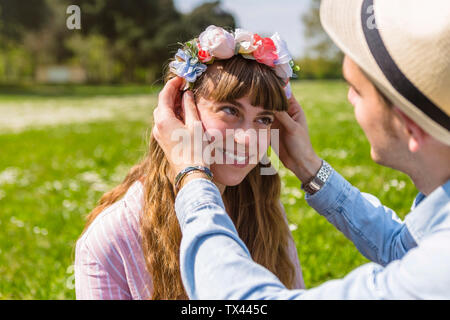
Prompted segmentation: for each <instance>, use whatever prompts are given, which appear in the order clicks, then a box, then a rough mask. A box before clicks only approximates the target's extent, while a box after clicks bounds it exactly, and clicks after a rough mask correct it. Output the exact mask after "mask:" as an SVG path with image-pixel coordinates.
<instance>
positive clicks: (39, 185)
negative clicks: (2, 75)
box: [0, 66, 417, 299]
mask: <svg viewBox="0 0 450 320" xmlns="http://www.w3.org/2000/svg"><path fill="white" fill-rule="evenodd" d="M301 67H302V66H301ZM0 89H1V88H0ZM292 89H293V93H294V95H295V97H296V98H298V99H299V101H300V102H301V104H302V107H303V109H304V111H305V115H306V118H307V120H308V127H309V132H310V136H311V140H312V144H313V146H314V148H315V150H316V152H317V153H318V155H319V156H321V157H323V158H325V159H326V160H327V161H328V162H329V163H330V164H331V165H332V166H333V167H334V168H335V169H336V170H338V172H340V173H341V174H342V175H343V176H344V177H345V178H346V179H347V180H348V181H349V182H351V183H352V184H353V185H355V186H356V187H358V188H359V189H360V190H361V191H363V192H369V193H372V194H374V195H376V196H377V197H379V199H380V200H381V202H382V203H383V204H385V205H386V206H389V207H391V208H392V209H393V210H395V211H396V212H397V213H398V214H399V216H400V217H401V218H403V217H404V215H405V214H406V213H407V212H409V208H410V205H411V202H412V200H413V198H414V196H415V194H416V192H417V191H416V189H415V187H414V185H413V184H412V183H411V181H410V180H409V178H408V177H407V176H406V175H404V174H402V173H400V172H397V171H394V170H392V169H389V168H384V167H381V166H379V165H376V164H375V163H374V162H373V161H372V160H371V159H370V152H369V150H370V146H369V144H368V142H367V140H366V138H365V136H364V133H363V132H362V130H361V129H360V127H359V126H358V124H357V123H356V121H355V119H354V115H353V109H352V107H351V106H350V104H349V103H348V102H347V99H346V92H347V86H346V84H345V83H343V82H341V81H320V82H318V81H317V82H308V81H297V82H294V83H293V84H292ZM153 90H154V89H153ZM0 92H1V93H2V94H1V95H0V108H5V109H4V110H6V111H9V114H10V115H11V110H12V109H13V110H15V112H16V115H17V116H16V118H17V119H20V118H21V113H20V112H21V110H20V108H21V107H24V106H23V105H25V104H26V105H27V114H28V115H29V116H30V115H32V114H33V113H34V114H41V113H42V112H43V109H44V107H47V108H48V107H51V106H54V107H55V108H61V107H64V104H65V103H67V102H65V101H67V97H68V96H70V98H71V99H76V103H72V104H73V107H72V109H73V112H77V113H79V114H84V113H87V110H90V109H95V110H101V109H108V108H110V104H111V99H113V104H114V105H117V106H120V108H122V107H123V106H126V105H128V109H127V111H126V115H128V116H129V115H130V114H133V113H137V110H138V109H139V110H143V114H144V116H142V114H141V113H139V114H137V115H136V116H135V117H134V119H135V120H132V119H129V118H127V117H125V116H124V114H122V113H120V114H117V115H115V116H114V117H113V118H110V119H109V120H103V121H95V122H78V123H69V124H66V125H62V124H61V125H55V126H49V127H44V128H40V129H39V128H28V129H25V130H23V131H20V132H17V133H13V132H3V133H0V145H1V146H2V150H1V151H2V156H1V157H0V212H1V215H0V229H1V230H2V232H0V275H1V276H0V299H73V298H75V293H74V289H73V287H72V286H73V267H71V266H72V264H73V253H74V252H73V248H74V245H75V241H76V239H77V238H78V236H79V235H80V233H81V231H82V229H83V226H84V217H85V216H86V214H87V213H88V212H89V211H90V210H91V209H92V208H93V207H94V206H95V204H96V202H97V201H98V200H99V198H100V196H101V195H102V192H103V191H106V190H108V188H111V187H113V186H114V185H115V184H117V183H118V182H120V181H121V180H122V179H123V178H124V177H125V175H126V173H127V171H128V170H129V169H130V168H131V166H132V165H134V164H135V163H137V161H139V159H141V157H142V156H143V154H144V152H145V151H146V140H147V139H148V134H149V131H148V129H149V123H148V121H149V120H150V118H151V115H152V107H155V106H156V99H157V92H154V91H152V89H151V88H149V87H148V86H124V87H117V86H110V87H108V86H101V87H89V86H80V87H66V86H51V87H50V86H49V87H47V86H43V87H32V88H28V89H26V88H22V89H20V88H16V89H14V90H11V89H9V88H8V89H7V90H5V91H1V90H0ZM58 92H59V94H58ZM96 94H97V95H98V94H101V95H102V96H103V97H102V98H101V99H92V98H93V96H95V95H96ZM143 94H144V95H145V96H146V97H149V99H150V100H151V101H149V102H145V103H144V107H138V106H135V105H133V104H132V103H131V105H130V101H134V100H130V99H131V98H133V97H136V98H139V97H141V96H142V95H143ZM30 97H31V98H33V99H30ZM12 102H15V103H16V105H14V106H12ZM86 104H87V105H86ZM130 110H131V111H130ZM141 112H142V111H141ZM145 114H147V115H148V116H145ZM10 117H11V116H10ZM69 117H70V116H69ZM17 119H11V121H13V120H14V121H17ZM136 119H137V120H136ZM324 128H326V130H325V129H324ZM0 129H2V128H1V127H0ZM0 132H1V131H0ZM280 174H281V176H282V195H281V200H282V202H283V204H284V206H285V208H286V212H287V216H288V220H289V223H290V225H291V227H292V229H295V230H294V231H293V236H294V240H295V242H296V245H297V249H298V252H299V258H300V261H301V264H302V269H303V275H304V279H305V282H306V286H307V287H308V288H311V287H314V286H317V285H319V284H321V283H323V282H325V281H327V280H330V279H336V278H340V277H343V276H345V275H346V274H347V273H349V272H350V271H351V270H353V269H354V268H356V267H358V266H359V265H361V264H364V263H366V262H367V259H365V258H364V257H363V256H362V255H361V254H360V253H359V252H358V251H357V249H356V248H355V247H354V245H353V244H352V243H351V242H350V241H349V240H348V239H346V238H345V237H344V236H343V235H342V234H341V233H340V232H339V231H338V230H336V229H335V228H334V227H333V226H331V225H330V224H329V223H328V222H327V221H326V219H325V218H324V217H322V216H320V215H318V214H317V213H316V212H315V211H314V210H313V209H311V208H310V207H309V206H308V205H307V204H306V201H305V200H304V198H303V196H304V194H303V192H302V191H301V189H300V182H299V181H298V180H297V179H296V178H295V177H294V176H293V175H292V174H290V173H289V172H287V170H286V169H283V168H281V170H280Z"/></svg>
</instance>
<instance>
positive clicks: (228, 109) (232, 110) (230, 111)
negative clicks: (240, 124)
mask: <svg viewBox="0 0 450 320" xmlns="http://www.w3.org/2000/svg"><path fill="white" fill-rule="evenodd" d="M220 110H222V111H225V112H226V113H228V114H230V115H232V116H234V115H237V114H238V111H237V110H236V108H233V107H223V108H222V109H220Z"/></svg>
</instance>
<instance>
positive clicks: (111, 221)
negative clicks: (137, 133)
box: [75, 26, 304, 299]
mask: <svg viewBox="0 0 450 320" xmlns="http://www.w3.org/2000/svg"><path fill="white" fill-rule="evenodd" d="M288 58H289V59H288ZM286 64H288V65H286ZM291 65H292V62H291V59H290V56H289V55H288V53H287V50H286V46H285V43H284V42H282V41H281V40H280V39H279V37H278V35H277V34H276V35H275V36H274V37H272V39H271V38H261V37H259V36H258V35H256V34H251V33H249V32H246V31H243V30H240V29H237V30H236V31H235V32H234V33H233V34H232V33H229V32H227V31H225V30H224V29H222V28H218V27H215V26H210V27H208V28H207V29H206V30H205V32H203V33H202V34H201V35H200V37H199V38H198V39H194V40H192V41H190V42H187V43H186V44H185V45H184V47H183V49H180V50H179V51H178V53H177V55H176V57H175V60H174V61H172V62H171V63H170V69H169V71H168V73H167V77H166V81H167V80H169V79H170V78H173V77H175V76H181V77H183V78H185V80H186V87H188V88H190V89H192V90H193V92H194V95H195V98H196V102H197V106H198V112H199V117H200V119H201V121H202V123H203V126H204V128H205V130H206V131H212V130H216V132H217V131H218V132H221V133H224V135H223V136H224V137H225V136H226V134H225V133H226V130H227V129H234V130H237V129H243V130H247V129H249V128H251V129H255V130H258V129H267V131H270V126H271V123H272V122H273V121H274V115H273V111H275V110H287V98H286V92H285V90H284V89H285V87H286V83H287V81H288V80H289V77H290V76H291V75H292V69H291ZM288 68H289V69H288ZM180 100H181V99H180ZM180 117H183V112H181V113H180ZM236 132H237V131H236ZM233 139H234V143H235V144H237V145H241V146H244V147H246V150H248V149H250V148H249V145H248V144H249V142H248V139H247V137H246V136H245V135H244V136H242V135H240V134H236V135H235V136H234V137H233ZM256 144H257V150H262V151H263V152H265V151H266V150H267V148H268V146H269V144H270V135H266V136H258V138H257V140H256ZM225 145H226V144H225V143H224V146H225ZM223 149H226V147H224V148H223ZM223 149H221V150H215V152H221V153H222V155H223V158H224V159H228V160H231V162H230V161H223V162H218V163H213V164H211V166H210V169H211V172H212V173H213V176H214V183H216V185H217V186H218V187H219V189H220V190H221V193H222V198H223V201H224V204H225V205H226V208H227V212H229V214H230V216H231V218H232V220H233V222H234V224H235V226H236V229H237V231H238V233H239V235H240V237H241V239H242V240H243V241H244V242H245V244H246V245H247V247H248V248H249V250H250V252H251V255H252V257H253V259H254V260H255V261H256V262H258V263H260V264H262V265H263V266H265V267H266V268H268V269H269V270H271V271H272V272H273V273H274V274H275V275H277V276H278V277H279V278H280V280H281V281H282V282H283V283H284V284H285V285H286V286H287V287H289V288H303V287H304V283H303V279H302V273H301V268H300V264H299V260H298V256H297V251H296V247H295V244H294V241H293V239H292V236H291V235H290V232H289V228H288V225H287V219H286V216H285V212H284V208H283V206H282V204H281V202H280V177H279V176H278V174H273V175H261V171H260V170H261V168H262V167H265V166H264V165H262V164H261V163H259V162H254V163H253V162H251V161H250V158H251V156H252V155H250V154H249V153H248V152H246V153H242V154H240V155H239V154H234V153H231V154H230V152H228V150H223ZM238 150H239V149H238ZM254 156H256V157H257V159H258V160H260V159H261V157H262V155H261V152H256V154H255V155H254ZM238 159H240V160H244V159H245V160H244V164H240V163H241V162H239V163H237V160H238ZM173 176H174V173H172V172H170V166H169V163H168V161H167V160H166V157H165V155H164V152H163V150H162V149H161V148H160V146H159V145H158V143H157V142H156V140H155V139H154V138H153V137H152V138H151V140H150V145H149V149H148V152H147V154H146V156H145V158H144V160H143V161H142V162H140V163H139V164H137V165H136V166H134V167H133V168H131V170H130V172H129V173H128V175H127V176H126V178H125V179H124V181H123V182H122V183H121V184H120V185H118V186H117V187H115V188H114V189H113V190H111V191H109V192H107V193H106V194H104V195H103V196H102V198H101V199H100V202H99V204H98V206H97V207H96V208H95V209H94V210H93V211H92V212H91V213H90V214H89V215H88V217H87V223H86V226H85V229H84V231H83V233H82V235H81V237H80V238H79V239H78V241H77V244H76V254H75V289H76V296H77V299H187V295H186V293H185V291H184V288H183V285H182V282H181V276H180V270H179V245H180V241H181V232H180V228H179V225H178V221H177V218H176V215H175V208H174V203H175V191H174V185H173Z"/></svg>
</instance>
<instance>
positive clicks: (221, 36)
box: [198, 25, 236, 59]
mask: <svg viewBox="0 0 450 320" xmlns="http://www.w3.org/2000/svg"><path fill="white" fill-rule="evenodd" d="M198 40H199V43H200V47H201V50H205V51H208V52H209V54H210V55H211V56H213V57H216V58H218V59H229V58H231V57H232V56H234V49H235V46H236V42H235V40H234V37H233V35H232V34H231V33H229V32H228V31H226V30H224V29H223V28H220V27H216V26H214V25H211V26H209V27H208V28H206V30H205V31H203V32H202V33H201V34H200V36H199V38H198Z"/></svg>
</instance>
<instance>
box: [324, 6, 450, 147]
mask: <svg viewBox="0 0 450 320" xmlns="http://www.w3.org/2000/svg"><path fill="white" fill-rule="evenodd" d="M320 17H321V21H322V25H323V27H324V29H325V31H326V32H327V33H328V35H329V36H330V37H331V39H333V41H334V42H335V43H336V44H337V46H338V47H339V48H340V49H341V50H342V51H343V52H344V53H345V54H346V55H348V56H349V57H350V58H351V59H352V60H353V61H355V63H356V64H358V65H359V66H360V68H361V69H362V70H363V71H364V72H365V74H366V75H367V76H368V77H369V78H370V79H371V80H372V82H373V83H374V84H375V86H377V88H378V89H380V90H381V91H382V92H383V93H384V94H385V95H386V96H387V97H388V98H389V99H391V101H392V102H393V103H394V104H395V105H396V106H397V107H398V108H400V109H401V110H402V111H403V112H405V113H406V114H407V115H408V116H409V117H410V118H411V119H413V120H414V121H415V122H416V123H417V124H418V125H419V126H420V127H422V128H423V129H424V130H425V131H426V132H428V133H429V134H430V135H431V136H433V137H434V138H435V139H437V140H439V141H441V142H443V143H445V144H447V145H450V1H449V0H427V1H424V0H322V4H321V8H320Z"/></svg>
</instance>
